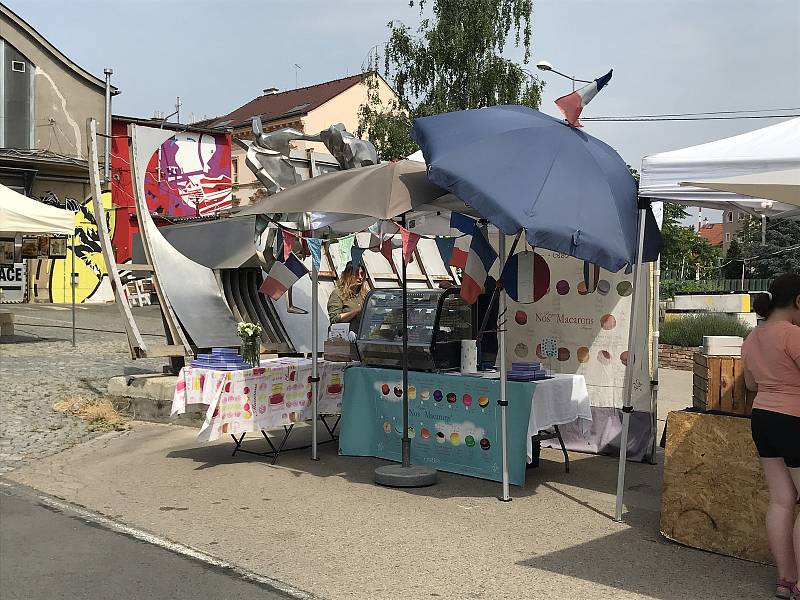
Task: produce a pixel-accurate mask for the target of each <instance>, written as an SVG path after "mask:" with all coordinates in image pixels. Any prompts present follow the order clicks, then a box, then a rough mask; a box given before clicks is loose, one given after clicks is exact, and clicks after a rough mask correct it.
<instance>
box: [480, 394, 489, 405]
mask: <svg viewBox="0 0 800 600" xmlns="http://www.w3.org/2000/svg"><path fill="white" fill-rule="evenodd" d="M478 406H480V407H481V408H486V407H487V406H489V397H488V396H481V397H480V398H478Z"/></svg>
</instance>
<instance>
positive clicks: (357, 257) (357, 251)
mask: <svg viewBox="0 0 800 600" xmlns="http://www.w3.org/2000/svg"><path fill="white" fill-rule="evenodd" d="M364 250H366V248H359V247H358V244H355V245H353V247H352V248H350V262H351V263H352V265H353V269H356V268H358V265H360V264H361V257H362V256H363V255H364Z"/></svg>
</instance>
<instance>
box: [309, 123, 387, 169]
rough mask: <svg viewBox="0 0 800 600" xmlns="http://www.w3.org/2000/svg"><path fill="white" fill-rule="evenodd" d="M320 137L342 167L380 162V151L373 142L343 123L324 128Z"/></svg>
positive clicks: (362, 165)
mask: <svg viewBox="0 0 800 600" xmlns="http://www.w3.org/2000/svg"><path fill="white" fill-rule="evenodd" d="M319 137H320V138H321V140H322V143H323V144H325V147H326V148H327V149H328V152H330V153H331V155H332V156H333V157H334V158H335V159H336V162H338V163H339V166H341V167H342V169H355V168H357V167H366V166H369V165H377V164H378V152H377V150H375V146H374V145H373V144H372V142H370V141H368V140H362V139H359V138H357V137H356V136H354V135H353V134H352V133H350V132H349V131H347V129H345V126H344V125H343V124H342V123H336V124H335V125H331V126H330V127H328V128H327V129H323V130H322V131H320V132H319Z"/></svg>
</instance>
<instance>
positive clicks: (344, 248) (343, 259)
mask: <svg viewBox="0 0 800 600" xmlns="http://www.w3.org/2000/svg"><path fill="white" fill-rule="evenodd" d="M355 241H356V236H355V235H354V234H352V233H351V234H350V235H346V236H344V237H343V238H339V264H341V265H342V267H344V266H345V265H346V264H347V263H348V262H350V250H351V248H352V247H353V244H354V243H355Z"/></svg>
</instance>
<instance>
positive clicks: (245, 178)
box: [203, 73, 397, 205]
mask: <svg viewBox="0 0 800 600" xmlns="http://www.w3.org/2000/svg"><path fill="white" fill-rule="evenodd" d="M366 77H367V75H366V74H364V73H360V74H358V75H353V76H351V77H345V78H343V79H336V80H334V81H326V82H325V83H320V84H317V85H312V86H308V87H303V88H298V89H294V90H287V91H285V92H279V91H278V90H276V89H275V88H269V89H265V90H264V93H263V94H262V95H261V96H259V97H257V98H254V99H253V100H251V101H250V102H248V103H247V104H245V105H243V106H241V107H239V108H237V109H236V110H234V111H232V112H230V113H229V114H227V115H225V116H222V117H217V118H215V119H210V120H207V121H204V122H203V125H205V126H208V127H229V128H233V137H234V138H239V139H253V130H252V119H253V117H261V122H262V124H263V126H264V130H265V131H274V130H276V129H283V128H285V127H291V128H293V129H297V130H299V131H302V132H303V133H308V134H315V133H319V132H320V131H322V130H323V129H326V128H327V127H329V126H330V125H332V124H334V123H344V125H345V127H346V128H347V131H349V132H351V133H355V132H356V130H357V129H358V109H359V107H360V106H361V105H363V104H365V103H366V101H367V86H366V85H365V84H364V80H365V78H366ZM378 86H379V87H378V93H379V97H380V98H381V101H382V102H384V103H385V102H389V101H391V100H392V99H396V98H397V95H396V94H395V92H394V90H392V88H391V87H389V85H388V84H387V83H386V81H385V80H384V79H383V78H382V77H380V75H379V76H378ZM293 147H294V148H295V149H298V150H304V149H308V148H313V149H314V151H315V152H319V153H323V154H326V155H327V153H328V151H327V149H326V148H325V146H324V145H322V144H319V143H316V142H303V141H298V142H295V143H294V144H293ZM244 159H245V152H244V150H242V149H241V148H240V147H239V146H237V145H235V144H234V145H233V147H232V150H231V174H232V178H233V198H234V205H237V204H239V205H244V204H248V203H249V200H250V198H251V197H252V196H253V195H254V194H255V193H256V192H257V191H258V190H260V189H261V188H262V186H261V184H260V183H259V182H258V180H256V178H255V175H253V173H252V172H251V171H250V169H248V168H247V165H245V161H244Z"/></svg>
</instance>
